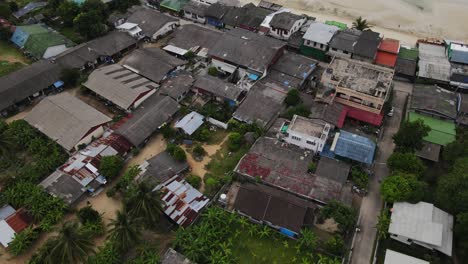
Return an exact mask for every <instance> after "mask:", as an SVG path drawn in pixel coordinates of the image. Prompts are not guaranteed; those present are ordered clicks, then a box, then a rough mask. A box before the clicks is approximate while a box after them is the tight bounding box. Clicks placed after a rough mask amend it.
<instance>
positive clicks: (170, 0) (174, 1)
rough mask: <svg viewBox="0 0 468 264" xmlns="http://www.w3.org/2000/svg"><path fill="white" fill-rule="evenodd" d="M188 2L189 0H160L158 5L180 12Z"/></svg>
mask: <svg viewBox="0 0 468 264" xmlns="http://www.w3.org/2000/svg"><path fill="white" fill-rule="evenodd" d="M188 2H190V0H164V1H162V2H161V4H160V6H161V7H164V8H166V9H169V10H172V11H176V12H180V11H181V10H182V8H183V7H184V6H185V4H187V3H188Z"/></svg>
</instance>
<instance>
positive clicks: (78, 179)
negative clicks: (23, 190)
mask: <svg viewBox="0 0 468 264" xmlns="http://www.w3.org/2000/svg"><path fill="white" fill-rule="evenodd" d="M131 147H132V145H131V143H130V142H128V141H127V140H126V139H125V138H123V137H122V136H120V135H117V134H113V133H106V134H104V136H103V137H101V138H99V139H97V140H95V141H94V142H93V143H91V144H90V145H89V146H87V147H86V148H85V149H83V150H80V151H78V152H77V153H76V154H75V155H73V156H71V157H70V158H69V159H68V161H67V162H66V163H65V164H63V165H62V166H61V167H59V168H58V169H57V170H56V171H55V172H54V173H52V174H51V175H50V176H49V177H47V178H46V179H44V180H43V181H42V182H41V183H40V184H39V185H40V186H42V187H43V188H44V189H45V190H46V191H47V192H48V193H50V194H51V195H53V196H55V197H59V198H61V199H63V200H64V201H65V202H67V203H68V204H75V203H76V202H77V201H78V200H79V199H80V198H81V196H82V195H83V194H84V193H85V192H86V191H89V192H94V191H95V190H97V189H98V188H99V186H101V185H102V184H106V183H107V180H106V178H105V176H104V175H101V174H100V173H99V169H98V168H99V164H100V162H101V158H102V157H105V156H113V155H118V156H125V155H126V154H127V153H128V152H129V151H130V149H131Z"/></svg>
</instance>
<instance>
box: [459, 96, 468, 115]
mask: <svg viewBox="0 0 468 264" xmlns="http://www.w3.org/2000/svg"><path fill="white" fill-rule="evenodd" d="M460 113H465V114H468V94H462V93H461V94H460Z"/></svg>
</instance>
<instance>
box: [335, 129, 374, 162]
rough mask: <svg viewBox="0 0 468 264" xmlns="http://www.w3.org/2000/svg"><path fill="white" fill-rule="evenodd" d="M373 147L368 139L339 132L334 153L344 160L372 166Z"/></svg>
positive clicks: (342, 131) (372, 143)
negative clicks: (347, 159)
mask: <svg viewBox="0 0 468 264" xmlns="http://www.w3.org/2000/svg"><path fill="white" fill-rule="evenodd" d="M375 147H376V145H375V143H374V142H373V141H372V140H370V139H369V138H366V137H363V136H359V135H356V134H353V133H349V132H347V131H344V130H341V131H340V134H339V137H338V140H337V141H336V145H335V149H334V152H335V154H336V155H338V156H341V157H344V158H349V159H352V160H355V161H359V162H362V163H366V164H372V162H373V160H374V153H375Z"/></svg>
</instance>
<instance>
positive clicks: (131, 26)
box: [116, 22, 144, 39]
mask: <svg viewBox="0 0 468 264" xmlns="http://www.w3.org/2000/svg"><path fill="white" fill-rule="evenodd" d="M116 29H118V30H119V31H123V32H127V33H128V34H130V36H132V37H134V38H137V39H140V38H142V37H144V35H143V34H142V33H141V32H142V31H143V30H142V29H141V28H140V27H139V26H138V24H135V23H130V22H126V23H123V24H122V25H120V26H117V27H116Z"/></svg>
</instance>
